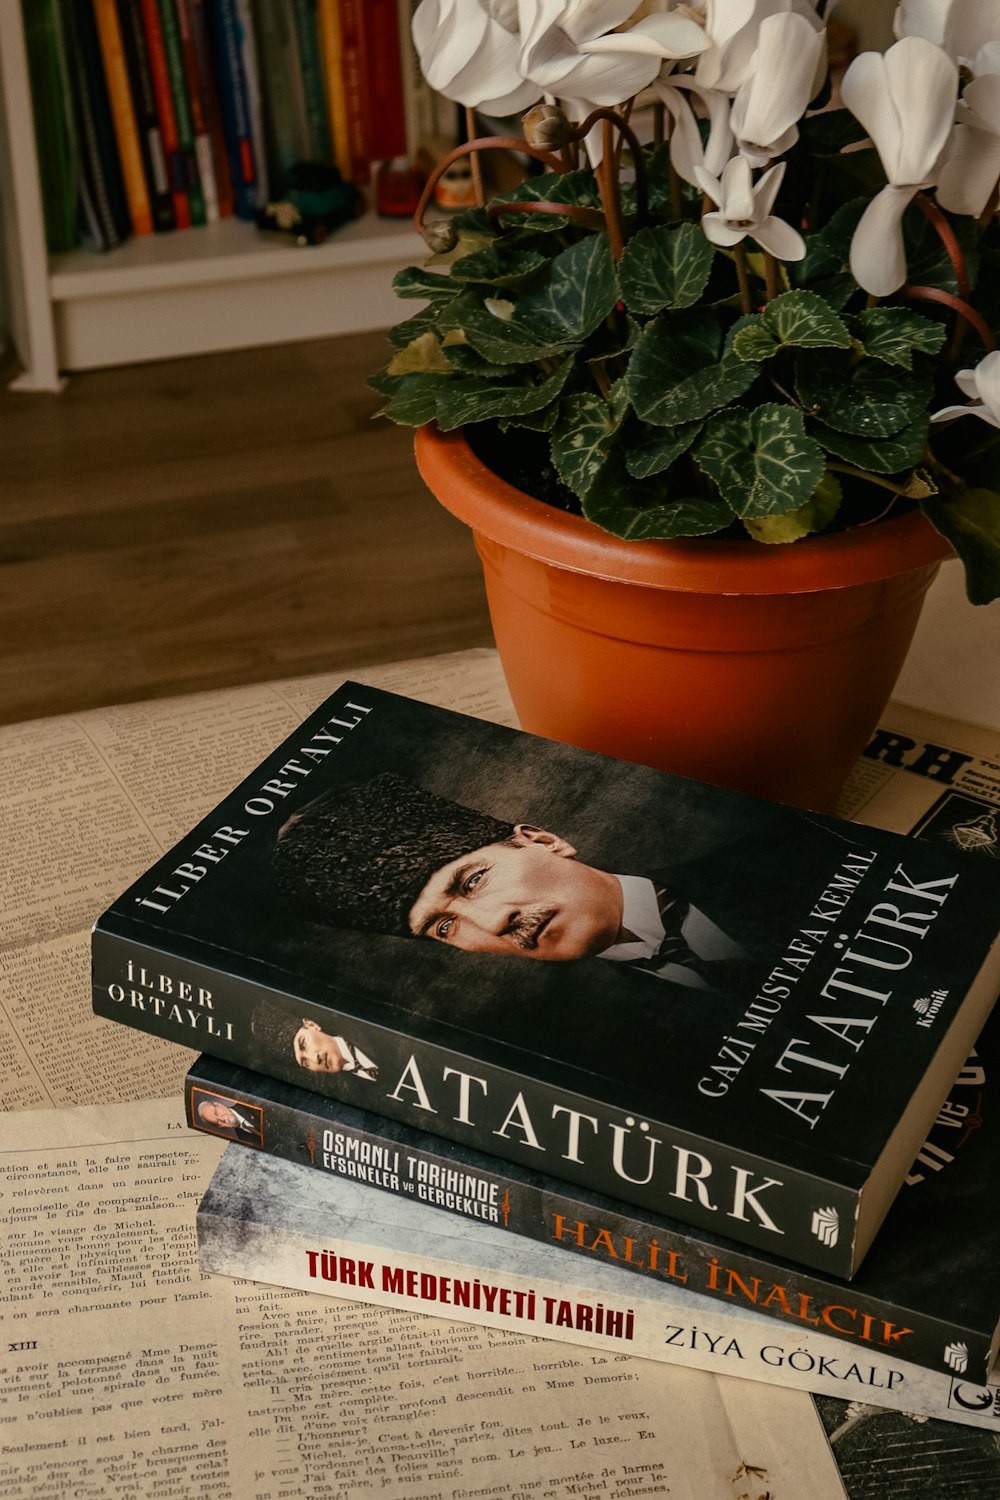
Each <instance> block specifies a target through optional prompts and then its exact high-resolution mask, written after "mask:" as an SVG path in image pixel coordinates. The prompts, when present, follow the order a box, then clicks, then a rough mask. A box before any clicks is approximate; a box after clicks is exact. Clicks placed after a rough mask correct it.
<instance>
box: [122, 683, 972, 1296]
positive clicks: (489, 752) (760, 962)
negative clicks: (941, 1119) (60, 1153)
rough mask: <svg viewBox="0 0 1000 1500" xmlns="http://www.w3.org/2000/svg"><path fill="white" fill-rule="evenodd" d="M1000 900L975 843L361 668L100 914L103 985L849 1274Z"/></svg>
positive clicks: (240, 1050)
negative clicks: (619, 752) (853, 814)
mask: <svg viewBox="0 0 1000 1500" xmlns="http://www.w3.org/2000/svg"><path fill="white" fill-rule="evenodd" d="M577 851H579V853H578V852H577ZM998 897H1000V868H998V867H997V865H996V864H995V862H994V861H992V860H990V859H985V858H981V857H977V856H976V855H975V854H970V853H963V852H962V851H961V850H957V849H954V848H952V847H951V845H950V844H948V843H946V842H935V841H933V840H930V839H911V838H905V837H902V836H900V835H898V834H893V833H888V832H886V831H884V830H882V829H878V828H867V827H862V826H860V825H858V824H852V823H846V822H842V821H840V820H839V819H836V818H832V817H824V816H820V815H818V814H814V813H807V812H803V811H801V810H798V809H793V808H788V807H782V806H778V805H776V804H771V803H766V802H763V801H761V800H758V799H755V798H751V797H746V796H743V795H741V794H739V793H735V792H730V791H725V790H721V789H719V788H716V787H709V786H705V785H702V784H700V783H697V782H694V781H690V780H686V779H684V778H681V777H676V776H669V775H665V774H662V773H659V772H655V771H651V770H649V769H647V768H645V767H641V766H637V765H631V764H626V763H624V762H620V761H615V760H611V759H609V758H607V757H604V756H600V755H597V754H594V753H592V752H587V751H581V750H577V749H574V748H572V747H569V746H565V745H561V744H556V743H554V742H551V741H547V740H541V739H537V738H535V737H533V736H530V735H526V734H523V733H521V732H520V731H517V730H513V729H505V728H502V727H500V726H497V725H493V724H488V723H485V722H483V721H480V720H477V719H471V718H467V717H465V716H463V715H459V714H454V713H451V712H448V711H447V710H443V709H437V708H432V707H429V706H427V705H424V704H419V703H414V702H412V701H410V700H409V699H406V698H402V697H399V696H396V695H394V694H390V693H384V692H380V691H378V690H376V689H372V688H367V687H363V686H359V685H357V684H353V683H347V684H345V685H344V686H343V687H342V688H341V689H340V690H339V691H338V692H337V693H335V694H334V695H333V696H332V697H331V698H330V699H329V700H328V701H327V702H326V703H325V704H324V705H322V706H321V707H320V708H319V709H318V710H317V711H316V712H315V713H314V714H313V715H311V716H310V717H309V718H308V719H307V720H306V721H305V723H304V724H303V725H302V726H301V727H300V729H299V730H298V731H296V732H295V733H294V734H292V735H290V736H289V737H288V738H287V739H286V741H285V742H284V743H283V744H282V745H281V746H279V747H278V749H277V750H276V751H275V752H274V753H273V754H272V755H271V756H269V757H268V758H267V759H266V760H265V761H264V763H263V764H262V765H261V766H260V767H259V768H258V770H257V771H256V772H255V773H254V774H253V775H251V776H250V777H249V778H247V779H246V780H245V781H244V782H243V783H242V784H241V785H240V786H239V787H237V788H236V789H235V790H234V791H233V792H232V793H231V794H230V795H229V796H228V797H227V798H225V799H224V800H223V802H222V803H221V804H220V806H219V807H218V808H217V809H216V811H215V812H214V813H213V814H211V815H210V816H209V817H207V818H205V819H204V820H202V822H200V823H199V824H198V825H197V827H196V828H195V829H193V830H192V832H191V833H190V834H189V835H188V836H187V837H186V838H184V839H182V840H181V841H180V843H179V844H178V845H177V846H176V847H175V849H174V850H173V851H172V852H170V853H169V854H167V855H165V856H164V857H163V858H162V859H161V860H160V861H158V862H157V863H156V864H155V865H154V866H153V867H152V869H151V870H150V871H148V872H147V873H146V874H145V875H143V876H142V877H141V878H140V879H139V880H138V881H136V882H135V883H134V884H133V885H132V886H131V887H130V889H129V890H128V891H126V892H125V893H124V894H123V895H122V896H121V897H120V898H119V899H118V900H117V901H116V902H114V903H113V904H112V906H111V907H110V908H109V909H108V910H107V911H106V912H105V913H104V915H103V916H102V917H101V918H100V919H99V920H98V922H97V924H96V926H95V929H94V933H93V939H92V947H93V1003H94V1008H95V1010H96V1012H97V1013H98V1014H99V1015H102V1016H105V1017H110V1018H111V1019H114V1020H117V1021H120V1022H123V1023H125V1024H127V1025H131V1026H135V1027H138V1028H140V1029H142V1030H146V1031H151V1032H154V1033H156V1034H158V1035H160V1036H163V1037H167V1038H170V1039H173V1040H174V1041H177V1042H180V1043H182V1044H184V1045H187V1046H191V1047H200V1048H201V1049H202V1050H203V1051H206V1052H209V1053H212V1054H213V1055H216V1056H219V1057H221V1058H223V1059H224V1060H226V1061H230V1062H238V1063H242V1064H244V1065H246V1066H250V1067H255V1068H256V1069H257V1071H260V1072H266V1073H269V1074H271V1075H272V1076H274V1077H277V1078H283V1079H284V1080H285V1081H286V1082H296V1083H299V1084H301V1085H303V1086H305V1087H308V1088H311V1089H313V1090H314V1091H317V1092H329V1093H331V1094H332V1095H334V1096H335V1097H339V1098H343V1099H344V1100H345V1101H346V1102H348V1103H351V1104H356V1105H358V1106H360V1107H364V1108H368V1109H371V1110H373V1111H374V1112H376V1113H378V1114H381V1115H385V1116H388V1117H389V1118H392V1119H397V1120H401V1121H404V1122H406V1123H409V1124H412V1125H416V1126H418V1127H420V1128H423V1129H427V1130H430V1131H431V1132H432V1133H434V1134H439V1135H443V1136H445V1137H447V1138H449V1139H453V1140H457V1141H460V1142H463V1143H465V1144H467V1145H470V1146H473V1147H476V1148H478V1149H483V1150H486V1151H487V1152H489V1153H491V1154H493V1155H495V1156H499V1157H502V1158H504V1159H507V1160H511V1161H515V1162H520V1163H523V1164H529V1165H530V1166H532V1167H534V1168H536V1169H542V1168H544V1169H545V1170H546V1171H548V1172H550V1173H551V1174H552V1175H554V1176H558V1177H560V1178H561V1179H563V1180H565V1181H567V1182H572V1183H576V1184H579V1185H582V1186H585V1187H589V1188H591V1189H594V1190H597V1191H600V1192H604V1193H606V1194H608V1195H609V1196H612V1197H617V1198H621V1199H623V1200H625V1201H628V1202H630V1203H632V1204H633V1205H635V1206H637V1207H642V1208H651V1209H655V1210H656V1211H658V1212H665V1213H669V1214H670V1215H671V1216H672V1217H674V1218H677V1219H680V1220H683V1221H684V1222H687V1223H692V1224H695V1225H697V1226H699V1227H701V1228H710V1229H712V1230H713V1231H715V1232H719V1230H720V1226H721V1228H722V1230H723V1231H724V1232H725V1233H726V1234H727V1236H728V1237H730V1238H732V1239H735V1240H738V1241H740V1242H742V1243H745V1244H749V1245H753V1246H755V1247H759V1248H765V1249H768V1250H769V1251H772V1252H774V1253H777V1254H780V1256H781V1257H782V1258H783V1259H784V1260H787V1261H790V1262H801V1263H803V1264H807V1265H812V1266H815V1267H817V1268H820V1269H822V1270H823V1271H824V1272H825V1273H829V1274H835V1275H842V1276H849V1275H850V1274H852V1273H853V1272H854V1271H855V1270H856V1269H857V1267H858V1265H859V1264H860V1262H861V1260H862V1258H863V1255H864V1253H865V1251H866V1250H867V1248H868V1245H869V1244H870V1242H871V1239H872V1237H873V1236H874V1234H875V1232H876V1230H877V1228H878V1226H879V1224H880V1223H881V1221H882V1219H883V1218H884V1216H885V1213H886V1211H887V1210H888V1208H889V1205H890V1203H891V1202H892V1200H893V1198H894V1197H895V1195H896V1193H897V1191H898V1189H899V1187H900V1185H901V1184H902V1182H903V1179H904V1177H905V1175H906V1172H907V1171H908V1170H909V1168H910V1166H911V1164H912V1162H913V1160H914V1157H915V1156H916V1154H917V1151H918V1149H919V1147H920V1145H921V1144H922V1142H923V1141H924V1139H925V1137H926V1134H927V1131H928V1129H929V1126H930V1124H931V1123H932V1121H933V1120H934V1118H935V1117H936V1115H937V1113H938V1110H939V1108H940V1106H941V1104H942V1102H943V1100H944V1099H945V1098H946V1096H947V1094H948V1090H949V1088H950V1086H951V1084H952V1082H953V1081H954V1079H955V1076H956V1075H957V1073H958V1070H959V1068H960V1067H961V1065H962V1063H963V1062H964V1060H965V1058H966V1056H967V1055H968V1052H969V1050H970V1048H971V1046H972V1044H973V1042H974V1040H975V1038H976V1036H977V1035H978V1033H979V1031H980V1030H981V1028H982V1025H983V1023H984V1022H985V1019H986V1016H987V1015H988V1013H989V1010H990V1008H991V1006H992V1004H993V1002H994V1000H995V998H996V993H997V988H998V969H1000V942H998V940H997V915H998V911H1000V900H998Z"/></svg>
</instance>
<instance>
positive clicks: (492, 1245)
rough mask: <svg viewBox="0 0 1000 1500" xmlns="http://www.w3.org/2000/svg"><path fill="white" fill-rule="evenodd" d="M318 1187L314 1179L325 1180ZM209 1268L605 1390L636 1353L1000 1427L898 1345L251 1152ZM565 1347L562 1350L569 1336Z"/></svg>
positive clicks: (215, 1232) (992, 1414) (204, 1222)
mask: <svg viewBox="0 0 1000 1500" xmlns="http://www.w3.org/2000/svg"><path fill="white" fill-rule="evenodd" d="M310 1179H311V1180H310ZM197 1234H198V1261H199V1265H200V1267H201V1269H202V1271H207V1272H209V1273H215V1274H216V1275H222V1276H236V1277H240V1278H245V1279H247V1280H253V1281H262V1282H269V1283H271V1284H272V1285H276V1286H282V1287H294V1288H297V1289H299V1290H302V1291H310V1292H319V1293H323V1294H325V1295H327V1296H331V1297H341V1298H345V1299H347V1300H348V1301H353V1302H370V1303H374V1304H376V1305H378V1306H382V1307H395V1308H403V1309H406V1310H408V1311H413V1312H423V1313H427V1314H430V1315H432V1316H435V1317H439V1318H449V1319H454V1320H457V1321H458V1322H469V1323H478V1324H480V1325H485V1326H487V1327H491V1328H499V1329H503V1330H504V1331H505V1332H507V1333H527V1334H532V1335H535V1336H539V1337H540V1338H541V1339H543V1340H552V1341H553V1342H551V1343H546V1342H541V1343H539V1344H538V1346H537V1347H538V1349H539V1354H538V1356H537V1358H536V1361H535V1369H536V1370H537V1371H538V1372H539V1373H540V1374H544V1375H545V1378H546V1379H548V1380H558V1379H560V1377H561V1376H564V1374H565V1371H567V1370H570V1369H575V1370H577V1371H579V1369H580V1368H581V1366H582V1367H583V1368H584V1369H586V1370H587V1371H588V1372H589V1376H590V1379H591V1381H592V1382H594V1383H597V1382H600V1381H602V1380H603V1381H605V1382H607V1383H608V1384H609V1385H612V1386H613V1385H614V1384H615V1378H616V1375H617V1378H618V1379H619V1380H620V1379H621V1366H620V1365H618V1364H617V1363H616V1361H617V1360H618V1359H620V1357H621V1356H622V1355H629V1354H631V1355H637V1356H639V1357H640V1358H643V1359H656V1360H662V1361H663V1362H664V1363H666V1364H675V1365H682V1366H687V1367H688V1368H692V1369H700V1370H712V1371H713V1372H714V1373H716V1374H723V1375H735V1376H740V1377H743V1378H746V1379H750V1380H756V1381H759V1382H762V1383H765V1384H770V1385H780V1386H792V1387H794V1388H796V1389H799V1390H806V1391H812V1392H813V1393H815V1394H818V1395H825V1396H836V1397H839V1398H840V1399H841V1400H842V1401H843V1400H845V1399H846V1400H849V1401H855V1402H864V1403H865V1404H867V1405H872V1406H880V1407H887V1408H891V1409H895V1410H897V1411H903V1412H910V1413H919V1414H920V1415H922V1416H925V1417H937V1418H943V1419H945V1420H947V1421H949V1422H953V1423H958V1424H962V1425H964V1426H969V1427H985V1428H988V1429H991V1430H992V1431H993V1432H994V1433H996V1432H997V1429H998V1427H1000V1387H997V1386H996V1385H980V1384H978V1383H977V1382H976V1381H975V1380H973V1379H971V1378H969V1377H965V1376H958V1375H955V1374H943V1373H941V1372H938V1371H935V1370H926V1369H923V1368H921V1367H920V1366H919V1365H911V1364H908V1363H907V1362H906V1361H905V1360H901V1359H900V1358H898V1356H897V1354H896V1353H894V1352H889V1353H887V1352H885V1351H882V1350H875V1349H872V1348H870V1347H865V1348H863V1349H862V1348H856V1349H848V1348H846V1347H845V1346H844V1345H843V1344H839V1343H837V1342H836V1341H835V1340H834V1339H831V1338H829V1337H826V1336H825V1335H823V1334H821V1333H817V1332H816V1331H815V1330H813V1329H808V1330H806V1331H805V1332H803V1331H802V1330H792V1329H787V1328H782V1327H780V1326H779V1325H777V1324H775V1323H772V1322H770V1321H769V1320H768V1319H766V1318H762V1317H760V1316H759V1315H758V1314H757V1313H755V1312H752V1311H749V1310H748V1309H745V1308H738V1307H720V1305H719V1304H718V1303H717V1302H711V1301H709V1299H708V1298H706V1297H704V1296H701V1295H699V1294H698V1293H694V1294H692V1295H690V1296H688V1295H686V1294H685V1293H683V1292H682V1291H680V1290H679V1289H678V1288H677V1287H675V1286H673V1285H670V1284H667V1283H663V1282H639V1283H637V1284H636V1283H634V1282H632V1283H630V1281H629V1278H626V1277H621V1276H618V1275H617V1274H616V1273H615V1272H614V1271H613V1270H612V1269H611V1268H610V1267H609V1266H602V1265H597V1264H594V1263H591V1264H589V1265H586V1266H584V1265H580V1267H579V1275H578V1276H573V1275H572V1274H570V1273H571V1272H572V1270H573V1268H574V1267H575V1266H577V1265H578V1262H576V1261H575V1260H571V1259H569V1257H567V1256H561V1255H559V1254H558V1252H557V1251H556V1250H554V1249H552V1248H551V1247H549V1246H546V1245H538V1244H532V1243H531V1242H530V1241H528V1240H523V1239H518V1238H516V1237H515V1236H513V1235H505V1234H504V1233H503V1231H502V1230H501V1229H494V1228H491V1227H489V1226H488V1225H485V1224H484V1225H482V1226H480V1227H478V1228H477V1229H476V1232H475V1234H474V1235H470V1234H469V1233H468V1232H467V1230H466V1228H465V1226H464V1225H460V1224H457V1223H456V1222H455V1220H454V1219H453V1218H450V1217H449V1216H448V1215H447V1214H437V1213H435V1212H434V1210H433V1209H432V1208H428V1207H427V1206H426V1205H425V1204H423V1203H420V1202H418V1201H417V1200H416V1199H411V1200H410V1201H409V1202H402V1201H401V1200H399V1199H394V1198H391V1197H389V1196H388V1195H387V1194H385V1193H379V1192H378V1191H377V1190H376V1189H375V1188H372V1187H366V1186H365V1185H364V1184H362V1183H360V1182H354V1181H350V1180H348V1179H344V1178H339V1179H338V1180H337V1181H333V1180H332V1179H330V1178H320V1177H317V1175H316V1174H315V1173H310V1171H309V1168H308V1167H303V1166H300V1165H298V1164H297V1163H294V1162H288V1161H282V1160H280V1159H279V1158H276V1157H270V1156H263V1155H261V1154H260V1153H259V1152H251V1151H245V1150H243V1149H241V1148H240V1147H237V1146H235V1145H233V1146H229V1147H227V1148H226V1150H225V1151H224V1152H223V1155H222V1158H221V1160H220V1162H219V1165H218V1166H217V1168H216V1170H215V1172H214V1174H213V1176H212V1180H211V1182H210V1183H209V1186H208V1188H207V1190H206V1192H205V1194H204V1196H203V1198H202V1201H201V1203H200V1205H199V1208H198V1217H197ZM555 1341H558V1342H555Z"/></svg>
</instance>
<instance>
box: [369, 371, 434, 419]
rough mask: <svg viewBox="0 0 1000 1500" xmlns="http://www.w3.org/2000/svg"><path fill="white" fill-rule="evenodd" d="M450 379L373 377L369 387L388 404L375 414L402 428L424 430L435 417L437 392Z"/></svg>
mask: <svg viewBox="0 0 1000 1500" xmlns="http://www.w3.org/2000/svg"><path fill="white" fill-rule="evenodd" d="M450 378H451V377H449V376H446V375H374V376H373V377H372V378H371V380H369V382H368V384H369V385H370V386H373V387H374V389H375V390H377V391H378V392H379V393H380V394H381V395H383V396H388V398H389V399H388V401H387V402H386V404H385V406H383V407H382V410H381V411H380V412H379V413H378V415H379V416H380V417H388V418H389V419H390V421H392V422H398V423H399V424H400V426H402V427H423V426H424V425H425V423H427V422H433V421H434V418H435V416H436V415H437V399H438V394H439V392H440V391H441V390H442V389H443V388H444V386H445V385H447V384H448V382H449V380H450Z"/></svg>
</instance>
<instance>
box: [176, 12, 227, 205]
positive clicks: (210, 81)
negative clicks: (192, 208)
mask: <svg viewBox="0 0 1000 1500" xmlns="http://www.w3.org/2000/svg"><path fill="white" fill-rule="evenodd" d="M184 6H185V11H186V12H187V13H189V14H190V18H191V36H192V40H193V42H194V55H195V63H196V66H197V70H198V89H199V94H200V97H201V103H202V108H203V110H204V112H205V124H206V128H207V130H208V138H209V144H210V148H211V153H212V171H213V175H214V180H215V191H216V195H217V197H218V203H219V218H220V219H230V218H232V216H233V214H234V213H235V212H236V206H235V203H234V201H233V184H232V179H231V177H230V175H229V158H228V154H227V151H226V134H225V131H224V130H223V128H222V107H221V105H220V103H219V89H218V84H217V81H216V73H215V61H214V58H213V57H212V44H211V41H210V40H209V33H208V19H207V17H206V15H205V0H184ZM206 202H207V200H206Z"/></svg>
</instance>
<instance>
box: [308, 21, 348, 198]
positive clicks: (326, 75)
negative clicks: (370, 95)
mask: <svg viewBox="0 0 1000 1500" xmlns="http://www.w3.org/2000/svg"><path fill="white" fill-rule="evenodd" d="M316 23H317V29H318V34H319V44H320V53H321V55H322V59H323V84H324V88H325V91H326V105H327V112H328V116H329V127H330V150H331V153H332V160H333V164H334V166H335V167H336V168H337V171H338V172H339V173H340V175H341V177H342V178H343V179H344V181H345V182H350V181H351V142H350V135H349V130H348V122H347V90H346V85H345V82H344V70H343V66H342V55H343V47H342V43H341V36H340V0H318V3H317V7H316Z"/></svg>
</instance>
